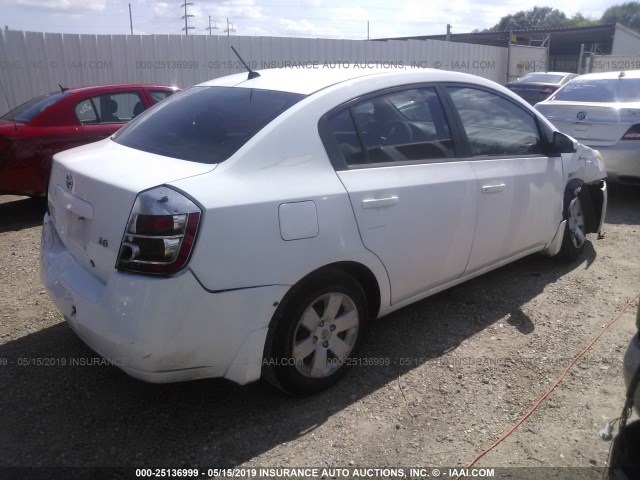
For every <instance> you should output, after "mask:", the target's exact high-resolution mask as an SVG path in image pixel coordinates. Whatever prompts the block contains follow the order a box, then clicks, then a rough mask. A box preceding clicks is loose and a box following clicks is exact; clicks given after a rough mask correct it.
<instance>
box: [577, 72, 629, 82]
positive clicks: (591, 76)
mask: <svg viewBox="0 0 640 480" xmlns="http://www.w3.org/2000/svg"><path fill="white" fill-rule="evenodd" d="M621 75H622V78H640V70H625V71H623V72H621V71H619V70H618V71H615V72H601V73H586V74H584V75H580V77H579V78H580V79H581V80H606V79H611V78H620V76H621Z"/></svg>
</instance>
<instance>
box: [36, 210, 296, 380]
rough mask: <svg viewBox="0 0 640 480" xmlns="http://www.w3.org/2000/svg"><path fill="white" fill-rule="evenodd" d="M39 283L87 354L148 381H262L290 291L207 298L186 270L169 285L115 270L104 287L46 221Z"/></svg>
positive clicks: (281, 288) (272, 288) (248, 290)
mask: <svg viewBox="0 0 640 480" xmlns="http://www.w3.org/2000/svg"><path fill="white" fill-rule="evenodd" d="M40 268H41V278H42V281H43V283H44V285H45V286H46V289H47V291H48V293H49V296H50V297H51V299H52V300H53V301H54V303H55V304H56V306H57V308H58V309H59V310H60V312H61V313H62V314H63V316H64V318H65V320H66V322H67V323H68V325H69V326H70V327H71V328H72V329H73V330H74V331H75V332H76V333H77V335H78V336H79V337H80V338H82V340H84V341H85V343H87V344H88V345H89V346H90V347H91V348H92V349H93V350H95V351H96V352H97V353H98V354H100V355H101V356H103V357H105V358H106V359H107V360H109V361H110V362H111V363H112V364H114V365H116V366H118V367H119V368H121V369H122V370H124V371H125V372H126V373H128V374H129V375H131V376H133V377H136V378H139V379H141V380H145V381H149V382H159V383H163V382H173V381H182V380H192V379H196V378H207V377H226V378H229V379H230V380H233V381H235V382H237V383H240V384H244V383H248V382H251V381H254V380H257V379H258V378H259V377H260V371H261V366H262V355H263V350H264V341H265V339H266V335H267V330H268V325H269V322H270V320H271V317H272V316H273V313H274V311H275V308H276V307H275V306H274V304H275V305H276V306H277V303H278V302H279V301H280V300H281V299H282V297H283V296H284V294H285V293H286V291H287V290H288V288H289V287H288V286H281V285H276V286H265V287H256V288H246V289H239V290H231V291H225V292H221V293H211V292H208V291H206V290H205V289H203V287H202V286H201V285H200V283H199V282H198V280H197V279H196V278H195V276H194V275H193V273H192V272H191V271H189V270H186V271H184V272H182V273H181V274H180V275H177V276H175V277H170V278H155V277H147V276H143V275H133V274H126V273H121V272H117V271H114V272H113V273H111V274H110V275H109V277H108V279H107V281H106V282H103V281H102V280H100V279H99V278H97V277H96V276H94V275H93V274H92V273H91V272H90V271H89V270H87V268H85V267H84V266H83V265H81V264H80V263H79V262H77V261H76V260H75V259H74V258H73V256H72V255H71V254H70V252H69V251H68V250H67V249H66V247H65V246H64V244H63V243H62V241H61V240H60V237H59V236H58V234H57V232H56V230H55V227H54V225H53V223H52V221H51V219H50V218H49V216H48V215H46V216H45V222H44V226H43V233H42V245H41V257H40Z"/></svg>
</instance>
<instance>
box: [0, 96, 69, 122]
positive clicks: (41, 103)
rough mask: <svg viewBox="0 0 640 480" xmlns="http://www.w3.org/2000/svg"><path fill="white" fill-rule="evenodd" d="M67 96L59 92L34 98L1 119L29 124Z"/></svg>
mask: <svg viewBox="0 0 640 480" xmlns="http://www.w3.org/2000/svg"><path fill="white" fill-rule="evenodd" d="M66 95H68V94H67V93H63V92H58V93H49V94H48V95H42V96H40V97H36V98H32V99H31V100H29V101H28V102H26V103H23V104H22V105H20V106H19V107H17V108H14V109H13V110H11V111H10V112H9V113H6V114H4V115H3V116H2V117H0V118H2V120H9V121H12V122H13V121H16V122H19V123H29V122H30V121H31V120H33V119H34V117H35V116H36V115H38V114H39V113H40V112H43V111H44V110H45V109H46V108H49V107H50V106H51V105H53V104H54V103H56V102H57V101H59V100H61V99H62V98H64V97H65V96H66Z"/></svg>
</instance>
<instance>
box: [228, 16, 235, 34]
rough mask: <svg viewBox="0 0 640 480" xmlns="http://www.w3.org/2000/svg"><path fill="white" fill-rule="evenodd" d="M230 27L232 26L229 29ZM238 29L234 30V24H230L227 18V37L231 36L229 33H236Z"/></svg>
mask: <svg viewBox="0 0 640 480" xmlns="http://www.w3.org/2000/svg"><path fill="white" fill-rule="evenodd" d="M229 25H231V27H229ZM235 31H236V29H235V28H233V23H231V22H229V19H228V18H227V29H226V30H225V32H227V37H228V36H229V32H235Z"/></svg>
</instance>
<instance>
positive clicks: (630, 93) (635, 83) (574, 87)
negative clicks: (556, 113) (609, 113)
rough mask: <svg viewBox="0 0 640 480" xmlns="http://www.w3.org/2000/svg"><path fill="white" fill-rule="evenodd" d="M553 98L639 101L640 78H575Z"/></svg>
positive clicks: (577, 100) (571, 100) (587, 100)
mask: <svg viewBox="0 0 640 480" xmlns="http://www.w3.org/2000/svg"><path fill="white" fill-rule="evenodd" d="M553 100H561V101H567V102H607V103H612V102H640V78H624V77H623V78H620V79H618V78H611V79H575V80H572V81H571V82H569V83H567V84H566V85H565V86H564V88H562V89H561V90H559V91H558V93H556V94H555V95H554V97H553Z"/></svg>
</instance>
